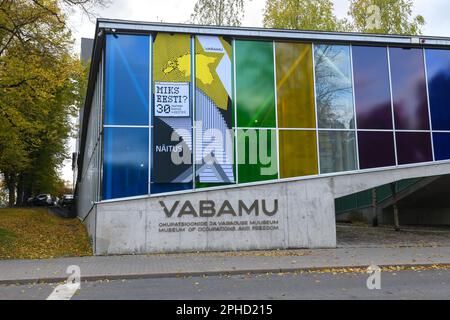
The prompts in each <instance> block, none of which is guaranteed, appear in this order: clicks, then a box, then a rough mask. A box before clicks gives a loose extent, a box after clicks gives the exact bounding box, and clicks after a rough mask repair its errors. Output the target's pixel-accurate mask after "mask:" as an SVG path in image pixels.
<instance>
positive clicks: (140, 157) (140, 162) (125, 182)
mask: <svg viewBox="0 0 450 320" xmlns="http://www.w3.org/2000/svg"><path fill="white" fill-rule="evenodd" d="M103 141H104V154H103V199H115V198H123V197H131V196H138V195H145V194H147V193H148V129H146V128H105V129H104V140H103Z"/></svg>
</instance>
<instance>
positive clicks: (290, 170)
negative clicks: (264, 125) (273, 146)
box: [279, 130, 318, 178]
mask: <svg viewBox="0 0 450 320" xmlns="http://www.w3.org/2000/svg"><path fill="white" fill-rule="evenodd" d="M279 141H280V177H281V178H290V177H299V176H308V175H314V174H317V173H318V169H317V143H316V131H311V130H309V131H302V130H298V131H297V130H280V132H279Z"/></svg>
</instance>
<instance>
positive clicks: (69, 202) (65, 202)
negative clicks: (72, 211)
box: [59, 194, 74, 207]
mask: <svg viewBox="0 0 450 320" xmlns="http://www.w3.org/2000/svg"><path fill="white" fill-rule="evenodd" d="M73 202H74V200H73V195H72V194H65V195H63V196H62V198H61V200H59V205H60V206H61V207H71V206H73Z"/></svg>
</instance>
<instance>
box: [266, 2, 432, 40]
mask: <svg viewBox="0 0 450 320" xmlns="http://www.w3.org/2000/svg"><path fill="white" fill-rule="evenodd" d="M412 8H413V2H412V0H350V9H349V11H348V17H346V18H344V19H339V18H337V17H336V16H335V15H334V6H333V2H332V1H331V0H267V2H266V8H265V11H264V26H265V27H269V28H285V29H297V30H323V31H358V32H366V33H380V34H420V33H421V27H422V26H423V25H424V24H425V19H424V18H423V16H421V15H417V16H412Z"/></svg>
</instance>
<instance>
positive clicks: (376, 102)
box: [352, 46, 392, 129]
mask: <svg viewBox="0 0 450 320" xmlns="http://www.w3.org/2000/svg"><path fill="white" fill-rule="evenodd" d="M352 55H353V74H354V80H355V105H356V119H357V124H358V128H359V129H392V111H391V90H390V86H389V68H388V59H387V49H386V48H385V47H363V46H353V47H352Z"/></svg>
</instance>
